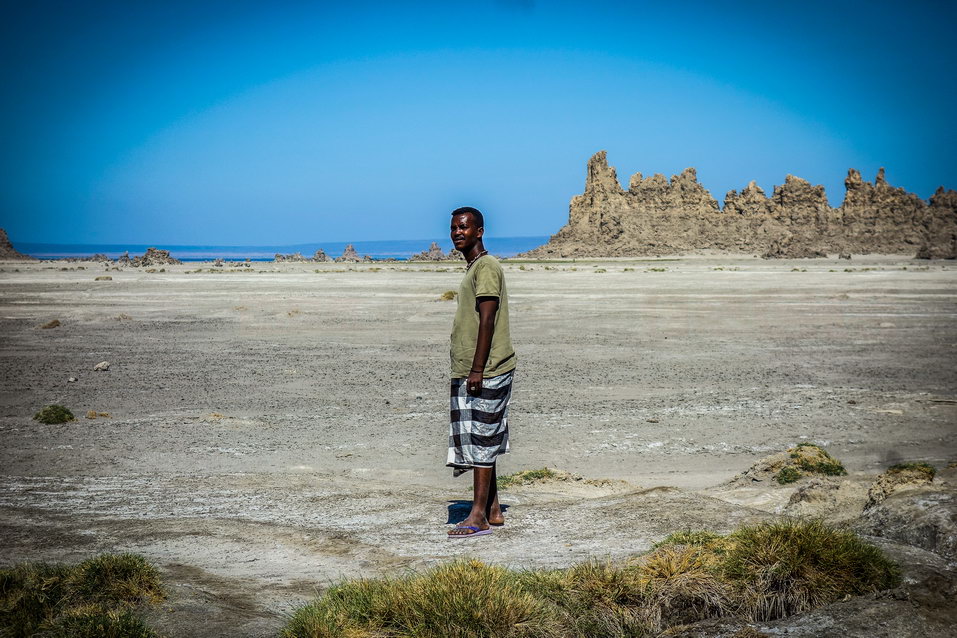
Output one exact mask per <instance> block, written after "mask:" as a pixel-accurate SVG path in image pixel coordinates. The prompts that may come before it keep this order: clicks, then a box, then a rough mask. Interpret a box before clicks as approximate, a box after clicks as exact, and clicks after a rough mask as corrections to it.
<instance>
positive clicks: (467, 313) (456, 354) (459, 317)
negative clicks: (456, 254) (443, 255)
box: [451, 255, 515, 379]
mask: <svg viewBox="0 0 957 638" xmlns="http://www.w3.org/2000/svg"><path fill="white" fill-rule="evenodd" d="M479 297H496V298H497V299H498V312H496V313H495V329H494V330H493V332H492V348H491V350H490V351H489V355H488V362H487V363H486V364H485V370H484V372H483V373H482V376H483V377H484V378H486V379H487V378H489V377H496V376H498V375H500V374H505V373H506V372H508V371H509V370H513V369H514V368H515V350H513V349H512V338H511V336H510V335H509V330H508V295H507V294H506V293H505V273H503V272H502V267H501V266H500V265H499V263H498V260H497V259H495V258H494V257H492V256H491V255H482V256H481V257H479V258H478V259H476V260H475V261H474V262H472V266H471V267H470V268H469V269H468V270H467V271H466V272H465V277H463V278H462V284H461V285H460V286H459V294H458V302H459V305H458V309H457V310H456V311H455V320H454V321H453V322H452V349H451V355H452V377H453V378H460V377H467V376H469V371H470V370H471V369H472V358H473V357H474V356H475V344H476V342H477V340H478V329H479V313H478V306H477V305H476V301H475V300H476V299H477V298H479Z"/></svg>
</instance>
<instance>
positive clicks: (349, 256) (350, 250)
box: [335, 244, 372, 263]
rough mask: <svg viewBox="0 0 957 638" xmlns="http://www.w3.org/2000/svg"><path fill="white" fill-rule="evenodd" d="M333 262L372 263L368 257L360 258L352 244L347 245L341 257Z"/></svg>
mask: <svg viewBox="0 0 957 638" xmlns="http://www.w3.org/2000/svg"><path fill="white" fill-rule="evenodd" d="M335 261H338V262H352V263H359V262H362V261H372V257H369V256H368V255H366V256H365V257H360V256H359V253H357V252H356V249H355V246H353V245H352V244H347V245H346V248H345V250H343V251H342V255H341V256H339V257H336V259H335Z"/></svg>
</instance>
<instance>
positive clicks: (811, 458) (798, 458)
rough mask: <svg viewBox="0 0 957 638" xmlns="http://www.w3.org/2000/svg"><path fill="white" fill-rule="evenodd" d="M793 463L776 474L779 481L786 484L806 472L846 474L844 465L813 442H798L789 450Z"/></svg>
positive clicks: (834, 474) (826, 474)
mask: <svg viewBox="0 0 957 638" xmlns="http://www.w3.org/2000/svg"><path fill="white" fill-rule="evenodd" d="M788 456H789V457H790V459H791V465H788V466H785V467H783V468H781V469H780V470H779V471H778V473H777V474H776V475H775V477H774V478H775V479H776V480H777V482H778V483H780V484H782V485H786V484H788V483H793V482H795V481H797V480H798V479H800V478H801V477H802V476H804V475H805V474H824V475H825V476H845V475H846V474H847V470H846V469H844V465H843V464H842V463H841V462H840V461H838V460H837V459H835V458H834V457H833V456H831V455H830V454H828V452H827V450H825V449H824V448H822V447H821V446H819V445H814V444H813V443H798V444H797V445H796V446H794V447H793V448H791V449H789V450H788Z"/></svg>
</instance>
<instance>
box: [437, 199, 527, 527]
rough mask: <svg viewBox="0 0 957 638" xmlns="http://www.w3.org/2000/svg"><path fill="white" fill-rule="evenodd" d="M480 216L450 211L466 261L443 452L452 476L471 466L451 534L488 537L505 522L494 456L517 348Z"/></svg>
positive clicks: (502, 436)
mask: <svg viewBox="0 0 957 638" xmlns="http://www.w3.org/2000/svg"><path fill="white" fill-rule="evenodd" d="M484 234H485V220H484V218H483V217H482V213H480V212H479V211H478V210H476V209H475V208H472V207H470V206H466V207H464V208H457V209H455V210H454V211H452V225H451V237H452V244H453V245H454V246H455V248H456V249H457V250H458V251H460V252H461V253H462V254H463V255H464V256H465V260H466V262H467V263H468V265H467V266H466V269H465V277H463V278H462V284H461V285H460V286H459V294H458V308H457V310H456V312H455V321H454V322H453V324H452V347H451V357H452V395H451V404H450V414H449V419H450V429H449V457H448V463H447V465H449V466H450V467H452V468H453V472H452V473H453V475H454V476H458V475H460V474H462V473H463V472H467V471H468V470H472V471H473V476H472V486H473V497H472V511H471V512H469V515H468V517H467V518H466V519H465V520H464V521H462V522H461V523H460V524H459V525H457V526H456V527H455V528H454V529H451V530H449V537H450V538H469V537H472V536H483V535H485V534H490V533H491V532H492V530H491V529H490V527H489V526H490V525H503V524H504V523H505V517H504V516H503V515H502V508H501V506H500V505H499V502H498V489H497V486H496V475H495V461H496V460H497V459H498V456H499V455H500V454H505V453H506V452H508V403H509V401H510V400H511V398H512V375H513V374H514V371H515V351H514V350H513V349H512V341H511V338H510V336H509V329H508V297H507V296H506V293H505V274H504V273H503V272H502V267H501V266H500V265H499V263H498V260H496V259H495V258H494V257H492V256H491V255H489V254H488V251H487V250H485V246H484V245H483V243H482V236H483V235H484Z"/></svg>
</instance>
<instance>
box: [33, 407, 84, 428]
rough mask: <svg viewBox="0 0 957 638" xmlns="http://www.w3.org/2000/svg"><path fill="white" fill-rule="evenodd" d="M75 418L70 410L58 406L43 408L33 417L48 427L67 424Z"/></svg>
mask: <svg viewBox="0 0 957 638" xmlns="http://www.w3.org/2000/svg"><path fill="white" fill-rule="evenodd" d="M75 418H76V417H74V416H73V413H72V412H70V410H69V409H67V408H66V407H64V406H62V405H57V404H53V405H46V406H43V407H42V408H40V411H39V412H37V413H36V414H34V415H33V420H34V421H39V422H40V423H46V424H47V425H53V424H56V423H66V422H67V421H73V420H74V419H75Z"/></svg>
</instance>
